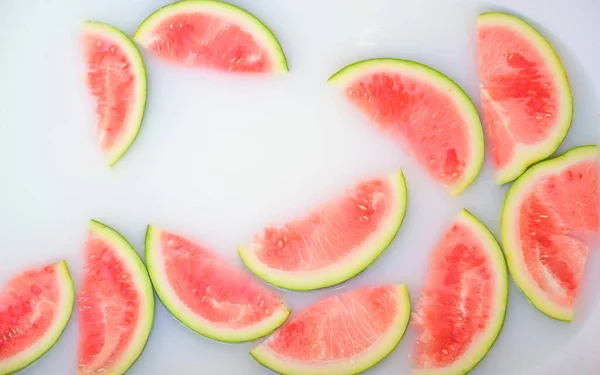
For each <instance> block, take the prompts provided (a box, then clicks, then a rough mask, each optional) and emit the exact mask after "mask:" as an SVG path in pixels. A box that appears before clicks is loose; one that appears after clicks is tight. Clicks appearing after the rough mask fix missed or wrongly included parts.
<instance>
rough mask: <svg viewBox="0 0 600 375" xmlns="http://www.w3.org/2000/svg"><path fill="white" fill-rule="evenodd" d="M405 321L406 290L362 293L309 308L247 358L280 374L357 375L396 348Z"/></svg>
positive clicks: (407, 311) (407, 310)
mask: <svg viewBox="0 0 600 375" xmlns="http://www.w3.org/2000/svg"><path fill="white" fill-rule="evenodd" d="M409 317H410V298H409V295H408V289H407V288H406V285H382V286H376V287H364V288H360V289H356V290H352V291H349V292H346V293H343V294H341V295H339V296H332V297H329V298H326V299H324V300H321V301H320V302H317V303H316V304H314V305H312V306H310V307H309V308H307V309H306V310H304V311H302V312H300V313H299V314H298V315H296V316H294V317H293V318H292V319H290V320H289V321H287V322H286V323H285V324H284V325H283V326H282V327H281V328H280V329H278V330H277V331H275V333H274V334H273V335H271V336H270V337H268V338H267V339H266V340H265V341H263V343H262V344H261V345H259V346H258V347H256V348H254V349H253V350H252V351H251V352H250V354H251V355H252V356H253V357H254V358H255V359H256V360H257V361H258V362H259V363H261V364H262V365H263V366H265V367H268V368H270V369H272V370H274V371H277V372H278V373H281V374H287V375H313V374H314V375H317V374H318V375H322V374H327V375H347V374H358V373H361V372H363V371H365V370H367V369H369V368H371V367H373V366H375V365H376V364H377V363H379V362H380V361H382V360H383V359H384V358H385V357H387V356H388V355H389V354H390V353H391V352H392V351H393V350H394V348H396V346H397V345H398V343H399V342H400V340H401V339H402V336H404V332H405V330H406V326H407V324H408V320H409Z"/></svg>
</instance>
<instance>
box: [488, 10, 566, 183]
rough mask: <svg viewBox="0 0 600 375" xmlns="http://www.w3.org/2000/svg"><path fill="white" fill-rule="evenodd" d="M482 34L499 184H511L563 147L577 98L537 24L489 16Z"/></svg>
mask: <svg viewBox="0 0 600 375" xmlns="http://www.w3.org/2000/svg"><path fill="white" fill-rule="evenodd" d="M477 29H478V31H477V34H478V45H479V58H478V60H479V76H480V80H481V82H480V85H479V86H480V92H481V100H482V105H483V122H484V125H485V130H486V136H487V140H488V143H489V145H490V153H491V156H492V162H493V166H494V167H495V169H496V180H497V181H498V182H499V183H506V182H509V181H512V180H514V179H515V178H517V177H518V176H519V175H520V174H521V173H523V171H525V169H527V167H528V166H529V165H531V164H533V163H535V162H537V161H539V160H543V159H545V158H547V157H548V156H550V155H551V154H552V153H553V152H554V151H555V150H556V149H557V148H558V146H559V145H560V143H561V142H562V140H563V139H564V138H565V136H566V135H567V132H568V131H569V127H570V126H571V117H572V113H573V99H572V98H571V89H570V87H569V82H568V80H567V75H566V73H565V71H564V69H563V66H562V64H561V62H560V60H559V58H558V56H557V55H556V53H555V52H554V49H553V48H552V45H550V43H549V42H548V41H547V40H546V39H545V38H544V37H543V36H542V35H541V34H540V33H538V32H537V31H536V30H535V29H534V28H533V27H532V26H531V25H529V24H528V23H526V22H525V21H523V20H521V19H519V18H517V17H514V16H511V15H508V14H504V13H485V14H482V15H480V16H479V20H478V24H477Z"/></svg>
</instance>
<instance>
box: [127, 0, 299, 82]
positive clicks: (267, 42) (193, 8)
mask: <svg viewBox="0 0 600 375" xmlns="http://www.w3.org/2000/svg"><path fill="white" fill-rule="evenodd" d="M186 13H203V14H208V15H211V16H214V17H217V18H220V19H223V20H226V21H228V22H230V23H231V24H233V25H236V26H238V27H240V28H241V29H242V30H244V31H245V32H247V33H248V34H250V35H252V37H253V38H255V39H256V41H257V44H259V45H261V46H263V47H264V48H265V49H266V50H267V51H268V52H269V54H270V57H271V62H272V63H273V69H274V70H275V71H276V72H287V71H288V66H287V60H286V58H285V55H284V53H283V49H282V48H281V45H280V44H279V41H278V40H277V38H276V37H275V35H273V32H272V31H271V30H270V29H269V28H268V27H267V26H265V24H263V23H262V22H261V21H260V20H259V19H258V18H256V17H255V16H253V15H252V14H250V13H248V12H246V11H245V10H243V9H241V8H238V7H236V6H234V5H231V4H228V3H225V2H221V1H214V0H187V1H179V2H176V3H173V4H169V5H166V6H164V7H162V8H160V9H158V10H157V11H155V12H154V13H152V14H151V15H150V16H148V18H146V19H145V20H144V21H143V22H142V24H141V25H140V26H139V27H138V29H137V31H136V32H135V34H134V35H133V40H135V41H136V42H137V43H139V44H140V45H141V46H143V47H144V48H148V47H149V46H150V44H151V43H152V42H153V41H154V38H155V29H156V27H157V26H158V25H159V24H160V23H161V22H163V21H164V20H165V19H167V18H169V17H172V16H176V15H179V14H186Z"/></svg>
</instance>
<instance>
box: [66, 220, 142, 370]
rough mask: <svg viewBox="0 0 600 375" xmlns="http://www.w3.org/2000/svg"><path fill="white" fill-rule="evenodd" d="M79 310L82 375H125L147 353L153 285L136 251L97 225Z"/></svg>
mask: <svg viewBox="0 0 600 375" xmlns="http://www.w3.org/2000/svg"><path fill="white" fill-rule="evenodd" d="M84 257H85V268H84V275H83V280H82V286H81V291H80V293H79V296H78V301H77V302H78V308H79V331H80V332H79V372H78V373H79V375H93V374H98V373H102V374H115V375H118V374H123V373H124V372H125V371H127V369H129V368H130V367H131V366H132V365H133V363H134V362H135V361H136V359H137V358H138V357H139V356H140V354H141V353H142V351H143V349H144V346H145V345H146V341H147V340H148V336H149V335H150V331H151V330H152V322H153V321H154V294H153V292H152V284H151V283H150V278H149V277H148V273H147V272H146V268H145V267H144V264H143V263H142V261H141V259H140V257H139V256H138V254H137V252H136V251H135V250H134V249H133V247H131V245H130V244H129V242H127V240H126V239H125V238H123V237H122V236H121V235H120V234H119V233H117V232H116V231H115V230H114V229H112V228H110V227H108V226H106V225H104V224H102V223H100V222H98V221H95V220H92V221H91V222H90V226H89V232H88V237H87V240H86V243H85V250H84Z"/></svg>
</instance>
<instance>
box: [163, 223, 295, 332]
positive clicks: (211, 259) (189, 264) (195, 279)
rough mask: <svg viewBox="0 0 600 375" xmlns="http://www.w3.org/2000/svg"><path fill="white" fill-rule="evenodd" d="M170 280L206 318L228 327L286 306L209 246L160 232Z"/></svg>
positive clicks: (243, 324)
mask: <svg viewBox="0 0 600 375" xmlns="http://www.w3.org/2000/svg"><path fill="white" fill-rule="evenodd" d="M160 247H161V252H162V257H163V259H164V267H165V271H166V274H167V279H168V281H169V284H170V286H171V288H173V291H174V292H175V294H176V295H177V297H178V298H179V299H180V300H181V301H182V302H183V303H184V304H185V305H186V306H187V307H188V308H189V309H190V310H192V311H193V312H194V313H196V314H197V315H198V316H200V317H202V318H203V319H205V320H207V321H209V322H211V323H214V324H218V325H222V326H224V327H228V328H243V327H248V326H251V325H253V324H256V323H259V322H261V321H263V320H264V319H266V318H268V317H270V316H272V315H273V314H274V313H276V312H277V311H279V310H280V309H281V308H282V307H283V303H282V301H281V299H279V297H277V296H276V295H275V294H274V293H272V292H270V291H269V290H268V289H266V288H264V287H262V286H260V285H259V284H258V283H257V282H255V281H254V280H253V279H252V278H251V277H250V276H249V275H247V274H246V273H244V272H243V271H241V270H239V269H237V268H235V267H232V266H230V265H229V264H227V263H226V262H225V261H224V260H222V259H221V258H219V257H217V256H216V255H215V254H214V253H212V252H211V251H209V250H207V249H206V248H203V247H200V246H198V245H196V244H194V243H192V242H190V241H188V240H187V239H185V238H183V237H180V236H177V235H175V234H172V233H168V232H161V233H160Z"/></svg>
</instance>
